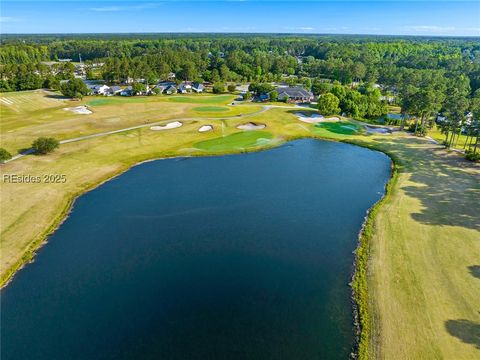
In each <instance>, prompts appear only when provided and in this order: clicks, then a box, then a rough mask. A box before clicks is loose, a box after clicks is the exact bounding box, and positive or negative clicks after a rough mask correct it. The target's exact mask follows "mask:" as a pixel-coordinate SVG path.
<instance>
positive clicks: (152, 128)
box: [150, 121, 183, 131]
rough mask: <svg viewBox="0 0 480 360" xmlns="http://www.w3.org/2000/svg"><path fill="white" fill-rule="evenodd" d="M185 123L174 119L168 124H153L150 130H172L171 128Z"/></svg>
mask: <svg viewBox="0 0 480 360" xmlns="http://www.w3.org/2000/svg"><path fill="white" fill-rule="evenodd" d="M182 125H183V124H182V123H181V122H180V121H173V122H170V123H168V124H166V125H157V126H152V127H151V128H150V130H153V131H159V130H170V129H176V128H179V127H180V126H182Z"/></svg>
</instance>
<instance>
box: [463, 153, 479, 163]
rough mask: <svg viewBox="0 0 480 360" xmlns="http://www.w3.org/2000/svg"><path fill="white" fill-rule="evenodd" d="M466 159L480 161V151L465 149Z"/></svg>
mask: <svg viewBox="0 0 480 360" xmlns="http://www.w3.org/2000/svg"><path fill="white" fill-rule="evenodd" d="M465 159H467V160H470V161H474V162H476V161H480V152H477V153H474V152H473V151H472V150H467V151H465Z"/></svg>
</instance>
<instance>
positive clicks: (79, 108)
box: [63, 105, 92, 115]
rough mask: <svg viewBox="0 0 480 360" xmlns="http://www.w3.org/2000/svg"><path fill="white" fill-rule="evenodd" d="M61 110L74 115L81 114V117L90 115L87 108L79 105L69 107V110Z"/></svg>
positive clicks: (90, 112)
mask: <svg viewBox="0 0 480 360" xmlns="http://www.w3.org/2000/svg"><path fill="white" fill-rule="evenodd" d="M63 110H65V111H71V112H73V113H75V114H82V115H88V114H92V111H91V110H88V108H87V107H86V106H85V105H80V106H76V107H71V108H64V109H63Z"/></svg>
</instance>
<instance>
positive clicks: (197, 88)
mask: <svg viewBox="0 0 480 360" xmlns="http://www.w3.org/2000/svg"><path fill="white" fill-rule="evenodd" d="M192 90H193V91H195V92H196V93H201V92H203V90H205V87H204V86H203V85H202V84H201V83H199V82H196V83H193V85H192Z"/></svg>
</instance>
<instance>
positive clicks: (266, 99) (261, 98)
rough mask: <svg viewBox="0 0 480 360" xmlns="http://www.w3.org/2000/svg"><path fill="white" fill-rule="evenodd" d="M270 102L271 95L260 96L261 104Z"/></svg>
mask: <svg viewBox="0 0 480 360" xmlns="http://www.w3.org/2000/svg"><path fill="white" fill-rule="evenodd" d="M268 100H270V94H260V95H259V96H258V101H260V102H265V101H268Z"/></svg>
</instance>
